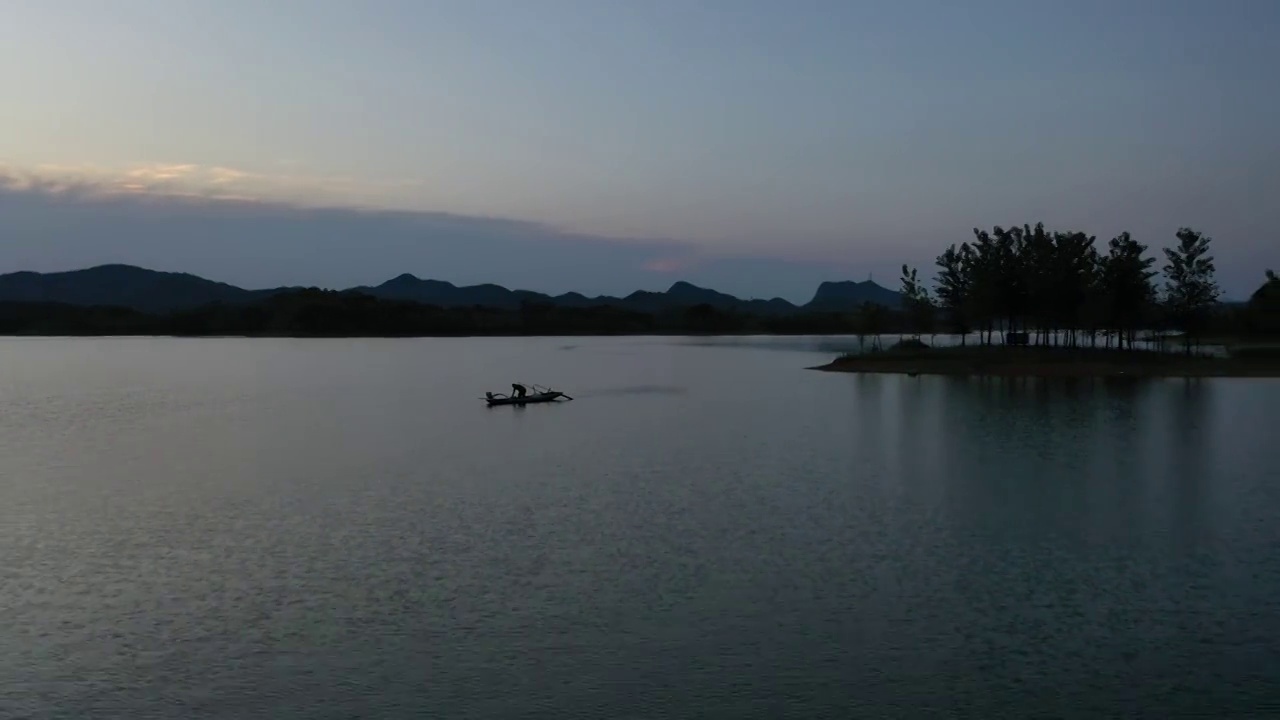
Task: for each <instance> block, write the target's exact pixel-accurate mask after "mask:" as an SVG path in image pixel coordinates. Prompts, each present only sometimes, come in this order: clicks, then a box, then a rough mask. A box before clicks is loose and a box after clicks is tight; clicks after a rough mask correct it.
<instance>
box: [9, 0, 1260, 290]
mask: <svg viewBox="0 0 1280 720" xmlns="http://www.w3.org/2000/svg"><path fill="white" fill-rule="evenodd" d="M1277 27H1280V3H1275V2H1271V1H1270V0H1256V1H1252V2H1246V1H1244V0H1221V1H1220V2H1208V1H1207V0H1206V1H1205V2H1185V1H1178V0H1169V1H1166V2H1160V1H1156V0H1153V1H1151V2H1093V1H1091V0H1081V1H1079V2H1072V3H1048V2H1038V1H1031V0H1023V1H1021V2H1018V1H1014V0H1010V1H1008V2H995V1H990V0H989V1H981V0H975V1H973V2H966V3H953V2H923V1H917V2H912V1H910V0H898V1H895V2H875V3H869V2H868V3H862V2H855V1H854V0H843V1H830V2H828V1H820V0H792V1H789V2H783V1H782V0H778V1H777V2H763V1H761V0H703V1H701V2H697V1H691V0H683V1H677V0H649V1H646V2H635V1H634V0H628V1H624V0H536V1H534V2H529V1H527V0H526V1H518V0H508V1H501V2H500V1H498V0H465V1H459V2H446V1H444V0H440V1H434V2H426V1H422V0H418V1H403V2H401V1H390V0H386V1H382V2H379V1H377V0H371V1H370V2H362V3H353V2H336V1H333V2H331V1H329V0H309V1H308V0H274V1H273V2H267V3H262V2H247V1H244V2H242V1H240V0H204V1H200V2H197V1H194V0H192V1H185V2H184V1H179V0H153V1H152V0H149V1H143V0H118V1H117V2H114V3H96V2H87V1H86V2H72V1H70V0H62V1H59V0H38V1H37V0H19V1H17V2H13V3H10V4H7V5H6V6H5V22H4V23H3V24H0V88H4V91H5V102H4V107H5V111H4V112H3V113H0V174H3V176H4V177H5V178H7V179H6V180H5V181H4V183H3V189H0V237H3V238H4V239H3V241H0V271H9V270H16V269H37V270H50V269H65V268H70V267H81V266H84V265H87V264H92V263H95V262H102V261H110V262H134V263H137V264H143V265H148V266H153V267H163V268H164V269H180V270H188V271H191V272H196V273H199V274H205V275H209V276H214V277H216V278H217V279H221V280H227V281H229V282H236V283H240V284H246V285H274V284H279V283H294V282H305V283H308V284H310V283H315V284H321V285H330V286H342V285H350V284H356V283H364V282H376V281H379V280H381V279H385V278H386V277H390V276H392V275H395V274H398V273H399V272H413V273H415V274H418V275H421V276H424V277H428V276H429V277H439V278H441V279H446V280H453V281H456V282H474V281H487V280H492V281H496V282H502V283H504V284H509V285H521V286H524V287H529V288H532V289H540V290H548V291H561V290H568V289H578V290H582V291H586V292H624V291H629V290H631V289H634V288H636V287H646V288H659V287H665V286H667V285H669V284H670V283H671V282H672V281H674V280H676V279H689V280H693V281H695V282H702V283H705V284H712V285H714V286H716V287H718V288H720V289H723V290H725V291H729V292H735V293H737V294H742V295H749V296H765V297H767V296H772V295H782V296H785V297H789V298H793V299H804V298H805V297H806V296H807V295H808V294H810V293H811V292H812V289H813V286H814V285H815V284H816V283H817V282H818V281H820V280H823V279H846V278H854V279H863V278H865V277H866V276H867V274H868V273H874V274H875V276H876V277H877V279H884V281H885V282H886V283H888V282H890V280H891V279H892V278H894V277H896V271H897V268H898V267H899V266H900V265H901V263H903V262H908V263H911V264H913V265H919V266H920V267H921V269H922V271H925V268H926V267H927V268H928V271H927V272H926V274H928V275H932V267H931V265H932V260H933V258H934V256H936V255H937V253H938V252H939V251H940V250H941V249H942V247H943V246H945V245H946V244H948V243H951V242H960V241H963V240H966V239H967V238H968V237H969V236H970V232H971V229H972V228H973V227H975V226H981V227H984V228H989V227H990V226H991V225H995V224H1005V225H1007V224H1010V223H1022V222H1030V223H1034V222H1036V221H1038V220H1043V221H1044V222H1045V223H1046V224H1047V225H1049V226H1051V227H1053V228H1060V229H1083V230H1087V231H1089V232H1091V233H1094V234H1096V235H1098V236H1099V239H1100V240H1103V241H1105V240H1106V239H1107V238H1110V237H1111V236H1113V235H1115V234H1118V233H1119V232H1121V231H1124V230H1128V231H1130V232H1132V233H1133V234H1135V235H1136V236H1137V237H1138V238H1139V239H1141V240H1143V241H1144V242H1147V243H1149V244H1151V245H1152V246H1153V247H1159V246H1162V245H1166V244H1171V243H1172V241H1173V233H1174V232H1175V231H1176V230H1177V228H1178V227H1179V226H1181V225H1191V226H1193V227H1196V228H1197V229H1201V230H1204V231H1205V232H1207V233H1208V234H1210V235H1212V236H1214V237H1215V239H1216V240H1217V245H1218V247H1217V251H1216V254H1217V257H1218V265H1219V269H1220V274H1221V280H1222V282H1223V284H1224V285H1225V286H1226V288H1227V289H1228V290H1229V291H1231V292H1232V294H1235V295H1240V294H1243V293H1245V292H1247V291H1248V290H1250V289H1252V287H1253V286H1254V285H1256V284H1258V283H1259V282H1260V280H1261V268H1262V267H1266V266H1280V241H1277V240H1276V238H1275V228H1276V227H1277V226H1280V203H1277V202H1275V200H1274V198H1275V197H1276V195H1277V190H1278V189H1280V170H1278V169H1277V168H1280V140H1278V139H1277V134H1276V128H1278V127H1280V94H1278V93H1276V92H1275V91H1274V89H1273V88H1274V78H1273V75H1274V72H1275V69H1276V68H1280V44H1277V43H1275V42H1274V40H1273V39H1272V36H1273V34H1274V31H1275V28H1277ZM68 187H75V188H76V190H74V191H69V190H67V188H68ZM229 198H230V199H229ZM77 218H78V219H77Z"/></svg>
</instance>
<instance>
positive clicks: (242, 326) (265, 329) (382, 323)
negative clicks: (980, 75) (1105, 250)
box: [0, 288, 902, 337]
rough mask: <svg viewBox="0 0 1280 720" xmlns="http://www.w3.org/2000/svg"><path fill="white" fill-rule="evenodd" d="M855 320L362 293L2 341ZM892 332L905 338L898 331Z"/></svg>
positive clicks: (19, 306)
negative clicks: (436, 301)
mask: <svg viewBox="0 0 1280 720" xmlns="http://www.w3.org/2000/svg"><path fill="white" fill-rule="evenodd" d="M857 322H858V318H857V315H856V314H850V313H838V312H809V313H799V314H795V315H788V316H756V315H750V314H746V313H743V312H736V311H732V310H724V309H720V308H716V307H713V306H711V305H709V304H700V305H692V306H688V307H680V308H671V309H669V310H665V311H662V312H655V313H646V312H640V311H635V310H628V309H622V308H617V307H613V306H610V305H600V306H596V307H566V306H560V305H555V304H552V303H532V302H526V303H524V304H523V306H522V307H521V308H520V309H518V310H509V309H495V308H489V307H482V306H473V307H439V306H435V305H427V304H422V303H416V302H412V301H402V300H387V299H380V298H376V297H373V296H371V295H367V294H363V293H360V292H354V291H333V290H320V289H314V288H311V289H303V290H297V291H291V292H284V293H279V294H276V295H272V296H270V297H268V298H265V299H262V300H259V301H257V302H253V303H218V304H210V305H205V306H203V307H199V308H195V309H191V310H185V311H181V312H176V313H170V314H163V315H161V314H148V313H142V312H139V311H135V310H130V309H125V308H117V307H100V306H77V305H69V304H53V303H0V334H3V335H82V336H83V335H178V336H217V335H244V336H287V337H353V336H373V337H408V336H468V335H616V334H659V333H672V334H702V333H705V334H726V333H766V334H849V333H853V332H855V331H856V330H857ZM887 327H888V329H889V330H895V329H896V330H901V329H902V328H900V327H899V326H898V325H893V324H890V325H888V326H887Z"/></svg>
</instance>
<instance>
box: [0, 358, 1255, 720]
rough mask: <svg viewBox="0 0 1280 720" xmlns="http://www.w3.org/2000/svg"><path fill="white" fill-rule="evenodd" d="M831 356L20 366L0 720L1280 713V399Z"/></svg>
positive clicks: (10, 418)
mask: <svg viewBox="0 0 1280 720" xmlns="http://www.w3.org/2000/svg"><path fill="white" fill-rule="evenodd" d="M833 351H834V349H833V347H832V343H831V342H830V341H822V340H817V339H809V340H805V339H799V340H797V339H786V340H782V339H778V340H768V339H718V340H692V339H666V338H625V339H590V338H588V339H581V338H572V339H569V338H541V339H450V340H437V339H431V340H325V341H302V340H239V339H225V340H224V339H210V340H176V339H111V340H83V339H77V340H62V339H9V340H0V401H2V402H3V412H0V559H2V562H0V717H3V718H285V719H287V718H335V719H337V718H343V719H347V718H401V717H404V718H408V717H415V718H416V717H440V718H450V719H451V720H452V719H458V718H525V717H563V718H673V717H699V718H754V717H759V718H774V717H801V718H816V717H931V716H935V717H974V718H997V717H1015V718H1027V717H1073V718H1075V717H1078V718H1090V719H1093V718H1103V717H1123V718H1135V717H1151V718H1175V717H1193V716H1195V717H1216V718H1237V717H1257V718H1262V717H1276V716H1277V714H1280V554H1278V553H1277V549H1280V431H1278V430H1277V427H1280V382H1276V381H1265V380H1262V381H1260V380H1211V381H1193V382H1185V381H1179V380H1175V381H1156V382H1145V383H1132V382H1130V383H1122V384H1113V383H1104V382H1101V381H1098V382H1076V383H1064V382H1061V381H1057V382H1038V381H1027V380H1023V381H1008V380H1005V381H997V380H986V381H981V380H963V379H943V378H925V377H921V378H906V377H896V376H857V375H834V374H826V373H816V372H810V371H806V370H804V369H803V368H804V367H806V366H809V365H814V364H818V363H821V362H825V361H826V360H828V359H830V357H831V355H832V352H833ZM513 380H524V381H527V382H536V383H542V384H552V385H555V386H557V387H558V388H562V389H564V390H565V391H567V392H568V393H569V394H570V395H572V396H573V397H574V398H575V400H574V401H573V402H569V403H564V404H559V405H551V406H530V407H527V408H523V409H521V408H512V407H503V408H493V409H489V408H486V407H485V406H484V404H483V403H482V402H481V401H480V400H479V399H478V398H479V397H480V396H481V395H482V394H483V392H484V391H485V390H494V391H503V392H505V391H507V390H509V384H510V382H511V381H513Z"/></svg>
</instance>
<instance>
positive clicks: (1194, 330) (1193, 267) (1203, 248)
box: [1164, 227, 1219, 354]
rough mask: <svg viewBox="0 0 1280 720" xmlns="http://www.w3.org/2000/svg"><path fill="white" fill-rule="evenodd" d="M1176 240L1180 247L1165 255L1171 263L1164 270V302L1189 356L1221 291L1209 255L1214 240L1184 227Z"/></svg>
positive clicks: (1166, 252)
mask: <svg viewBox="0 0 1280 720" xmlns="http://www.w3.org/2000/svg"><path fill="white" fill-rule="evenodd" d="M1177 237H1178V245H1177V247H1174V248H1165V251H1164V254H1165V257H1166V258H1167V259H1168V261H1169V262H1168V264H1167V265H1165V266H1164V274H1165V301H1166V303H1167V305H1168V308H1169V311H1170V314H1171V317H1172V319H1173V320H1174V322H1175V323H1177V325H1178V326H1179V329H1181V330H1182V332H1183V345H1184V346H1185V347H1186V351H1187V353H1188V354H1190V353H1191V345H1192V341H1193V340H1195V339H1196V338H1198V336H1199V332H1200V329H1201V325H1202V323H1203V320H1204V317H1205V313H1206V311H1207V310H1208V309H1209V308H1211V307H1212V306H1213V305H1214V304H1216V303H1217V302H1218V293H1219V291H1218V284H1217V283H1216V282H1215V281H1214V279H1213V274H1214V266H1213V257H1212V256H1210V255H1209V243H1210V242H1211V241H1212V238H1210V237H1208V236H1206V235H1203V234H1201V233H1200V232H1198V231H1196V230H1192V229H1191V228H1185V227H1184V228H1180V229H1179V230H1178V234H1177Z"/></svg>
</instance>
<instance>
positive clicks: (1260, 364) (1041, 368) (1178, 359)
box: [807, 346, 1280, 379]
mask: <svg viewBox="0 0 1280 720" xmlns="http://www.w3.org/2000/svg"><path fill="white" fill-rule="evenodd" d="M807 369H808V370H818V371H821V372H841V373H872V374H894V375H908V376H917V375H938V376H950V377H1039V378H1127V379H1132V378H1212V377H1240V378H1280V354H1275V355H1270V354H1268V355H1266V356H1261V355H1260V356H1253V357H1248V356H1245V357H1202V356H1191V357H1187V356H1186V355H1182V354H1174V353H1160V352H1156V351H1152V350H1116V349H1096V348H1034V347H1033V348H1009V347H1004V346H986V347H983V346H978V347H973V346H969V347H948V348H930V349H924V350H916V349H912V350H893V349H891V350H881V351H878V352H870V353H865V354H860V355H845V356H842V357H839V358H836V359H835V360H833V361H831V362H829V363H826V364H824V365H817V366H814V367H810V368H807Z"/></svg>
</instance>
